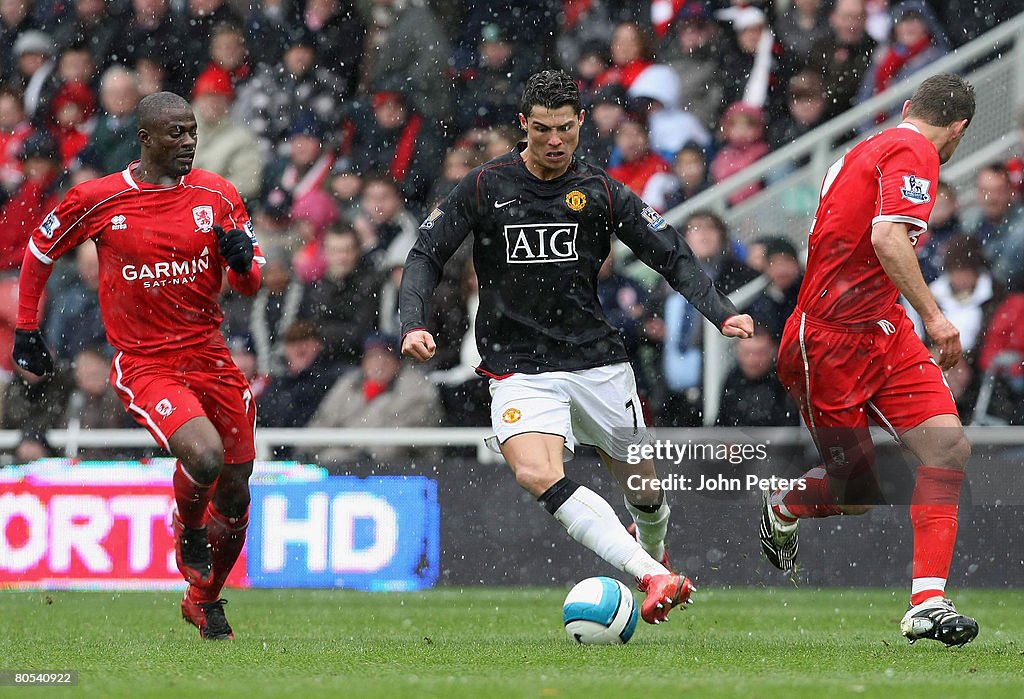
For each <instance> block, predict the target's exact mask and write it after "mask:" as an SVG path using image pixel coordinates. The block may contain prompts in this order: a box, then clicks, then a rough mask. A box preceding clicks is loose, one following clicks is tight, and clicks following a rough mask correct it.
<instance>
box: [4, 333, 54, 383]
mask: <svg viewBox="0 0 1024 699" xmlns="http://www.w3.org/2000/svg"><path fill="white" fill-rule="evenodd" d="M12 354H13V356H14V361H15V363H16V364H17V365H18V366H20V367H21V368H22V369H24V370H25V371H28V372H31V373H33V374H35V375H36V376H46V375H47V374H52V373H53V357H52V356H50V350H48V349H46V343H45V342H43V335H42V333H40V332H39V331H38V330H15V331H14V352H13V353H12Z"/></svg>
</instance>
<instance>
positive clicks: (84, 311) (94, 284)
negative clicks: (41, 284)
mask: <svg viewBox="0 0 1024 699" xmlns="http://www.w3.org/2000/svg"><path fill="white" fill-rule="evenodd" d="M75 270H76V274H75V275H74V276H73V277H72V279H71V280H70V282H69V283H68V285H67V286H66V287H65V288H64V289H62V290H61V291H59V292H58V293H56V294H55V295H54V296H52V297H51V298H50V299H49V301H48V303H47V311H46V314H45V318H46V323H45V336H46V344H47V345H49V347H50V349H52V350H53V353H54V354H55V355H56V357H57V359H59V360H61V359H62V360H64V361H68V360H70V359H71V358H72V357H74V356H75V355H76V354H78V353H79V352H81V351H82V350H84V349H86V348H104V351H105V352H106V353H107V355H108V356H112V355H113V351H112V350H111V349H110V347H109V346H108V345H107V333H106V329H105V328H104V327H103V320H102V319H101V318H100V299H99V288H100V265H99V259H98V257H97V254H96V244H95V243H93V242H91V241H86V242H85V243H83V244H82V245H80V246H79V247H78V248H77V249H76V251H75Z"/></svg>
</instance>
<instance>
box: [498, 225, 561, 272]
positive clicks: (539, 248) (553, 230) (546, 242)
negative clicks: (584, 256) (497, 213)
mask: <svg viewBox="0 0 1024 699" xmlns="http://www.w3.org/2000/svg"><path fill="white" fill-rule="evenodd" d="M578 228H579V224H576V223H527V224H522V225H515V226H505V255H506V260H507V261H508V263H509V264H520V265H522V264H543V263H545V262H575V261H576V260H578V259H579V256H578V255H577V254H576V231H577V229H578Z"/></svg>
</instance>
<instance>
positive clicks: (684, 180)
mask: <svg viewBox="0 0 1024 699" xmlns="http://www.w3.org/2000/svg"><path fill="white" fill-rule="evenodd" d="M705 153H706V151H705V149H704V148H702V147H701V146H699V145H697V144H696V143H687V144H686V145H685V146H683V148H682V150H680V151H679V152H678V153H677V154H676V157H675V160H673V161H672V174H673V175H674V176H675V179H674V180H673V182H672V187H671V188H670V189H669V190H668V192H667V193H666V194H665V210H666V211H671V210H672V209H674V208H675V207H677V206H679V205H680V204H682V203H683V202H684V201H686V200H688V199H691V198H693V197H695V196H697V195H698V194H700V193H701V192H703V191H704V190H705V189H707V188H708V187H709V186H710V183H709V181H708V176H709V173H708V161H707V156H706V155H705Z"/></svg>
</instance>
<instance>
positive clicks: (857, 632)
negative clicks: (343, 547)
mask: <svg viewBox="0 0 1024 699" xmlns="http://www.w3.org/2000/svg"><path fill="white" fill-rule="evenodd" d="M565 592H566V590H565V589H536V588H534V589H508V588H502V589H495V588H467V589H462V590H460V589H451V588H449V589H439V590H434V591H430V592H425V593H418V594H397V593H396V594H362V593H355V592H342V591H306V590H301V591H300V590H275V591H255V590H252V591H237V590H235V591H233V590H229V591H228V594H227V597H228V598H229V599H230V600H231V603H230V604H229V605H228V607H227V610H226V611H227V613H228V618H229V619H230V620H231V623H232V626H233V627H234V629H235V633H236V636H237V637H238V640H236V641H235V642H233V643H204V642H201V641H200V640H199V638H198V634H197V632H196V631H195V629H194V628H193V627H191V626H188V625H186V624H185V622H183V621H181V619H180V613H179V611H178V600H179V596H178V595H175V594H173V593H148V592H124V593H110V592H106V593H103V592H31V593H26V592H0V629H2V633H0V668H2V669H18V670H36V671H41V670H77V671H78V672H79V685H78V686H77V687H65V688H41V687H36V688H26V687H20V688H12V687H0V697H38V696H61V697H66V696H88V697H104V698H108V697H110V698H113V697H132V699H138V698H141V697H173V698H174V699H188V698H189V697H206V698H209V699H220V698H221V697H245V698H246V699H257V698H259V697H298V698H299V699H308V698H309V697H319V696H325V697H326V696H330V697H340V698H348V697H363V696H374V697H381V698H385V697H388V698H390V697H396V698H398V697H444V698H445V699H461V698H463V697H467V698H469V697H472V698H473V699H479V698H483V699H488V698H490V697H586V698H587V699H596V698H598V697H616V698H621V697H638V698H640V697H657V698H659V699H661V698H668V697H676V696H683V695H685V696H688V697H692V698H694V699H704V698H705V697H710V698H717V697H786V699H799V698H802V697H814V698H815V699H821V698H822V697H825V698H827V699H839V698H841V697H886V698H887V699H888V698H899V697H908V698H913V699H927V697H929V696H949V697H953V696H964V697H984V699H996V698H997V697H1013V698H1015V699H1017V698H1019V697H1021V696H1024V591H1017V590H1013V591H1009V590H1002V591H988V590H979V591H962V592H959V593H958V594H957V595H956V602H957V604H958V605H959V607H960V608H961V609H962V610H963V611H964V612H966V613H968V614H971V615H973V616H976V617H977V619H978V620H979V623H980V625H981V634H980V635H979V637H978V640H976V641H975V642H974V643H972V644H970V645H968V646H965V647H963V648H955V649H946V648H944V647H942V646H941V645H939V644H936V643H931V642H925V641H921V642H918V643H917V644H916V645H914V646H908V645H907V643H906V642H905V641H904V640H903V639H902V638H901V637H900V636H899V629H898V622H899V619H900V617H901V616H902V614H903V611H904V608H905V604H906V601H905V591H903V590H900V591H898V592H897V591H887V590H864V589H858V590H833V589H829V590H797V589H728V590H726V589H701V590H700V591H699V592H698V594H697V595H696V597H697V600H698V601H697V602H696V603H695V604H694V606H693V607H691V608H690V609H689V610H687V611H680V610H676V611H674V612H673V613H672V615H671V617H670V623H668V624H662V625H660V626H658V627H651V626H648V625H646V624H644V623H643V622H641V623H640V625H639V627H638V629H637V633H636V635H635V636H634V637H633V640H632V641H630V643H629V644H628V645H626V646H603V647H594V646H577V645H574V644H573V643H572V642H570V641H569V639H568V638H567V637H566V635H565V632H564V630H563V629H562V625H561V603H562V598H563V597H564V595H565ZM638 599H639V597H638Z"/></svg>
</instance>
